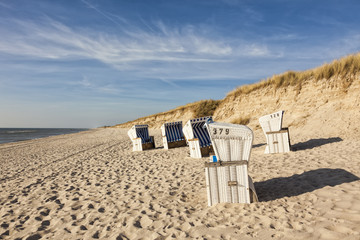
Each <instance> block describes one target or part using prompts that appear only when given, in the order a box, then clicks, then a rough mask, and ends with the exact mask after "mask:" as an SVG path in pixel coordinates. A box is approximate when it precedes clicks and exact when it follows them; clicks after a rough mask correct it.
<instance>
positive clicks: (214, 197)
mask: <svg viewBox="0 0 360 240" xmlns="http://www.w3.org/2000/svg"><path fill="white" fill-rule="evenodd" d="M206 127H207V128H208V131H209V134H210V138H211V142H212V146H213V149H214V152H215V155H216V157H215V158H210V159H211V162H206V163H205V176H206V188H207V196H208V205H209V206H212V205H214V204H216V203H221V202H229V203H251V202H256V201H258V199H257V195H256V191H255V187H254V184H253V182H252V179H251V177H250V176H249V175H248V163H249V160H250V153H251V148H252V143H253V132H252V130H251V129H250V128H248V127H246V126H244V125H238V124H230V123H218V122H208V123H206ZM214 159H215V160H216V161H214Z"/></svg>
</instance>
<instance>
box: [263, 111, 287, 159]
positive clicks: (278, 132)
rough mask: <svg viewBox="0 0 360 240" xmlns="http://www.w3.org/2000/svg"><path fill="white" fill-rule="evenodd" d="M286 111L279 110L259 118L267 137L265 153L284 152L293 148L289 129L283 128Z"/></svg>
mask: <svg viewBox="0 0 360 240" xmlns="http://www.w3.org/2000/svg"><path fill="white" fill-rule="evenodd" d="M283 114H284V111H278V112H275V113H272V114H269V115H266V116H263V117H261V118H259V122H260V125H261V128H262V129H263V131H264V134H265V137H266V142H267V145H266V148H265V153H284V152H289V151H290V150H291V145H290V138H289V129H288V128H282V119H283Z"/></svg>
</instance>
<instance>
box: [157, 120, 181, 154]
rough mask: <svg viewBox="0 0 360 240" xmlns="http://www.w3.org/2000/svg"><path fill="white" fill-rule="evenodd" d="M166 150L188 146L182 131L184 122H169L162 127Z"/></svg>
mask: <svg viewBox="0 0 360 240" xmlns="http://www.w3.org/2000/svg"><path fill="white" fill-rule="evenodd" d="M161 133H162V137H163V143H164V148H165V149H169V148H175V147H181V146H186V140H185V137H184V133H183V130H182V122H181V121H179V122H169V123H164V124H163V125H162V126H161Z"/></svg>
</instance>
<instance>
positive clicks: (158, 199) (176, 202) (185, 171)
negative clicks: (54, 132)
mask: <svg viewBox="0 0 360 240" xmlns="http://www.w3.org/2000/svg"><path fill="white" fill-rule="evenodd" d="M152 133H153V134H155V141H156V143H158V144H157V145H158V146H159V147H158V148H157V149H155V150H150V151H144V152H132V151H131V142H130V141H129V139H128V137H127V135H126V130H123V129H114V128H112V129H96V130H91V131H87V132H81V133H77V134H70V135H63V136H55V137H50V138H44V139H38V140H32V141H25V142H19V143H9V144H1V145H0V166H1V168H0V169H1V170H0V186H1V188H0V206H1V208H0V216H1V220H0V221H1V222H0V236H1V237H0V239H185V238H189V239H240V238H241V239H305V238H306V239H340V238H341V239H359V238H360V194H359V193H360V179H359V176H360V141H354V140H347V139H343V138H340V137H329V138H308V137H306V136H303V135H301V134H298V133H296V131H295V133H293V135H292V136H291V139H292V143H293V145H294V147H295V148H296V149H297V151H293V152H290V153H288V154H276V155H264V154H263V151H264V148H265V145H264V142H265V138H264V136H263V135H262V132H261V131H259V130H257V131H256V132H255V136H256V141H255V143H254V148H253V152H252V156H251V162H250V169H249V172H250V174H251V176H252V177H253V179H254V181H255V187H256V189H257V192H258V195H259V198H260V202H258V203H253V204H249V205H246V204H217V205H215V206H213V207H208V206H207V198H206V189H205V176H204V166H203V162H204V161H205V160H206V159H205V158H203V159H200V160H198V159H191V158H188V155H189V152H188V148H187V147H182V148H177V149H170V150H164V149H163V148H161V145H160V143H161V138H160V131H158V130H152ZM352 139H353V138H352Z"/></svg>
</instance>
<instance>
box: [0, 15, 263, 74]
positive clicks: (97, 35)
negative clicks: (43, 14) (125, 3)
mask: <svg viewBox="0 0 360 240" xmlns="http://www.w3.org/2000/svg"><path fill="white" fill-rule="evenodd" d="M9 23H10V24H9ZM1 25H3V26H2V27H1V29H0V34H1V35H2V36H6V38H1V39H0V52H2V53H6V54H11V55H16V56H26V57H29V58H40V59H41V58H45V59H93V60H98V61H100V62H103V63H105V64H108V65H111V66H113V67H115V68H118V69H124V68H128V67H129V63H132V64H136V62H150V61H159V62H224V61H229V60H231V59H233V58H236V57H238V56H257V57H258V56H266V55H269V54H270V51H269V50H268V48H267V46H265V45H263V44H262V45H259V44H256V43H246V42H245V43H244V42H241V41H236V42H235V44H234V39H224V38H220V37H214V36H206V35H205V34H199V32H200V33H201V32H202V31H201V29H198V28H196V27H195V26H191V25H187V26H182V27H177V28H170V27H167V26H166V25H165V24H163V23H162V22H161V21H157V22H155V23H153V24H152V26H151V27H152V28H153V29H155V31H146V30H144V29H141V28H139V27H137V26H135V25H128V26H127V27H124V28H122V29H121V30H120V31H119V34H116V35H115V34H114V35H111V34H108V33H104V32H95V31H91V30H88V29H85V28H82V29H78V28H71V27H69V26H66V25H65V24H63V23H61V22H58V21H55V20H53V19H51V18H49V17H47V18H45V19H44V21H43V22H41V23H39V22H32V21H25V20H11V19H10V20H9V19H7V20H6V21H4V22H3V24H1V23H0V26H1ZM9 25H11V26H12V27H11V28H9V27H7V26H9Z"/></svg>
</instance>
